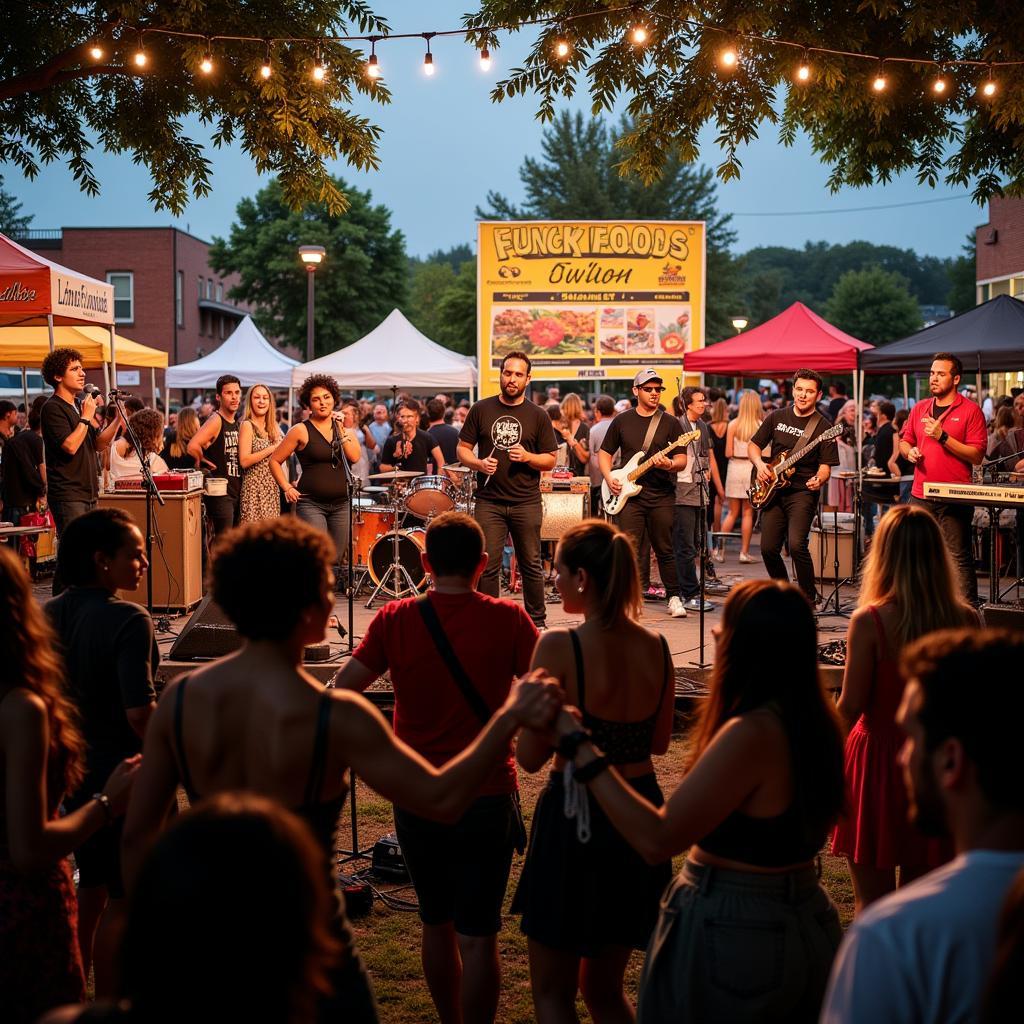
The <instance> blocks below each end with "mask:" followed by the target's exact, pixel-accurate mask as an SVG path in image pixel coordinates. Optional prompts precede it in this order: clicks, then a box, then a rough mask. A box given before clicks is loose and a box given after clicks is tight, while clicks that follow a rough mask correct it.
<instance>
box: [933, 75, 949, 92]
mask: <svg viewBox="0 0 1024 1024" xmlns="http://www.w3.org/2000/svg"><path fill="white" fill-rule="evenodd" d="M946 88H947V85H946V80H945V79H944V78H936V79H935V81H934V82H932V92H934V93H935V94H936V95H937V96H941V95H942V94H943V93H944V92H945V91H946Z"/></svg>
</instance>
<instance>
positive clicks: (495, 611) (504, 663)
mask: <svg viewBox="0 0 1024 1024" xmlns="http://www.w3.org/2000/svg"><path fill="white" fill-rule="evenodd" d="M423 566H424V568H425V570H426V571H427V572H428V573H430V574H431V575H432V577H433V580H434V589H433V590H431V591H430V592H429V594H428V595H427V597H426V598H408V599H406V600H404V601H392V602H391V603H390V604H387V605H385V606H384V607H383V608H381V610H380V611H379V612H378V613H377V615H376V616H375V617H374V619H373V621H372V622H371V623H370V627H369V629H368V630H367V632H366V636H365V637H364V639H363V642H362V643H361V644H360V645H359V647H358V648H356V651H355V653H354V655H353V656H352V657H351V658H350V659H349V661H348V663H347V664H346V665H345V666H344V667H343V668H342V669H341V670H340V671H339V672H338V675H337V676H336V678H335V685H336V686H339V687H344V688H345V689H349V690H358V691H362V690H365V689H366V687H367V686H369V684H370V683H372V682H373V681H374V680H375V679H376V678H377V677H378V676H380V675H383V673H384V672H388V671H389V672H390V673H391V685H392V687H393V688H394V691H395V715H394V729H395V734H396V735H397V736H398V737H399V738H400V739H402V740H404V741H405V742H406V743H408V744H409V746H411V747H412V748H413V749H414V750H416V751H417V752H418V753H420V754H422V755H423V757H425V758H426V759H427V760H428V761H429V762H430V763H431V764H432V765H435V766H439V765H442V764H444V763H445V762H446V761H449V760H450V759H451V758H453V757H455V756H456V755H457V754H459V753H460V752H461V751H463V750H464V749H465V748H466V747H467V746H469V744H470V743H471V742H472V741H473V739H474V738H475V737H476V735H477V733H478V732H479V731H480V729H481V728H482V726H483V723H482V721H481V719H480V718H479V717H478V716H477V714H476V713H475V712H474V710H473V708H472V707H471V706H470V704H469V702H468V700H467V698H466V697H465V696H464V695H463V691H462V690H461V689H460V688H459V686H458V684H457V683H456V682H455V680H454V679H453V678H452V674H451V672H450V671H449V669H448V666H447V664H446V663H445V660H444V659H443V658H442V656H441V654H440V652H439V651H438V649H437V645H436V644H435V642H434V639H433V636H432V635H431V633H430V630H429V629H428V627H427V624H426V622H425V620H424V616H423V612H422V611H421V608H420V606H419V602H420V601H421V600H427V601H429V602H430V605H431V607H432V608H433V609H434V611H435V612H436V614H437V619H438V620H439V622H440V625H441V628H442V630H443V632H444V635H445V636H446V637H447V639H448V643H449V645H450V646H451V649H452V651H453V652H454V654H455V657H456V658H457V660H458V661H459V663H460V664H461V665H462V668H463V670H464V672H465V675H466V676H467V677H468V679H469V681H470V682H471V684H472V686H473V688H474V690H476V692H477V694H479V696H480V698H482V699H483V702H484V704H486V705H487V707H488V708H490V709H494V708H497V707H500V706H501V704H502V703H503V701H504V700H505V697H506V696H507V695H508V692H509V690H510V688H511V686H512V680H513V678H514V677H515V676H516V675H521V674H523V673H525V672H526V671H528V669H529V666H530V659H531V657H532V656H533V649H534V647H535V646H536V644H537V636H538V633H537V629H536V627H535V626H534V624H533V622H531V621H530V617H529V616H528V615H527V614H526V612H525V611H524V610H523V608H522V607H521V606H519V605H517V604H513V603H512V602H511V601H503V600H499V599H497V598H493V597H488V596H487V595H485V594H481V593H479V592H477V590H476V585H477V583H478V581H479V579H480V576H481V574H482V573H483V571H484V569H485V567H486V566H487V552H486V551H485V550H484V535H483V531H482V530H481V529H480V527H479V526H478V525H477V523H476V521H475V520H473V519H472V518H471V517H469V516H467V515H464V514H463V513H461V512H448V513H445V514H444V515H441V516H438V517H437V518H436V519H435V520H434V521H433V522H432V523H431V524H430V526H429V527H427V535H426V554H425V555H424V556H423ZM517 797H518V780H517V777H516V769H515V762H514V759H513V752H512V745H511V744H509V749H508V755H507V757H506V758H505V760H504V761H503V762H502V763H501V764H500V765H499V766H498V768H497V769H496V770H495V771H494V772H492V773H491V775H490V776H489V777H487V778H485V779H482V780H481V786H480V791H479V794H478V797H477V799H476V801H475V802H474V803H473V804H472V805H471V806H470V809H469V810H468V811H467V812H466V814H465V815H464V816H463V817H462V818H461V819H460V820H459V821H458V822H456V823H455V824H454V825H441V824H438V823H436V822H432V821H427V820H426V819H424V818H420V817H417V816H416V815H414V814H410V813H409V812H408V811H406V810H404V809H402V808H400V807H396V808H395V828H396V831H397V833H398V841H399V844H400V845H401V848H402V853H403V855H404V857H405V862H406V864H407V865H408V867H409V872H410V874H411V875H412V880H413V885H414V886H415V887H416V895H417V897H418V898H419V910H420V919H421V920H422V922H423V940H422V949H421V953H422V959H423V973H424V975H425V976H426V979H427V986H428V987H429V989H430V994H431V997H432V998H433V1000H434V1005H435V1006H436V1007H437V1012H438V1016H439V1017H440V1019H441V1021H442V1022H443V1024H447V1022H454V1021H463V1020H465V1021H493V1020H494V1017H495V1014H496V1013H497V1009H498V993H499V989H500V981H501V976H500V971H499V966H498V941H497V935H498V931H499V930H500V929H501V904H502V901H503V900H504V898H505V888H506V886H507V884H508V876H509V870H510V869H511V866H512V849H513V846H514V843H515V839H516V832H517V817H516V805H515V803H514V801H515V800H516V799H517Z"/></svg>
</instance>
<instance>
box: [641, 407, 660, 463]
mask: <svg viewBox="0 0 1024 1024" xmlns="http://www.w3.org/2000/svg"><path fill="white" fill-rule="evenodd" d="M664 415H665V410H664V409H663V408H662V407H661V406H660V405H659V406H658V409H657V411H656V412H655V414H654V415H653V416H652V417H651V422H650V423H648V424H647V433H646V434H644V443H643V444H642V445H640V451H642V452H643V453H644V458H648V457H649V456H650V454H651V442H652V441H653V440H654V435H655V434H656V433H657V432H658V424H659V423H660V422H661V417H662V416H664Z"/></svg>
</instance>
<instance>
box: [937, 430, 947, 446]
mask: <svg viewBox="0 0 1024 1024" xmlns="http://www.w3.org/2000/svg"><path fill="white" fill-rule="evenodd" d="M948 440H949V434H947V433H946V432H945V431H943V432H942V433H941V434H939V444H945V443H946V442H947V441H948Z"/></svg>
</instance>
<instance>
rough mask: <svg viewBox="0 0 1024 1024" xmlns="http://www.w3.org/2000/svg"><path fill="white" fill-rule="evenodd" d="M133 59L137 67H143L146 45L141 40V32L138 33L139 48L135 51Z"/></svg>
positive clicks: (145, 58) (144, 64)
mask: <svg viewBox="0 0 1024 1024" xmlns="http://www.w3.org/2000/svg"><path fill="white" fill-rule="evenodd" d="M133 59H134V61H135V66H136V67H137V68H144V67H145V66H146V61H147V59H148V58H147V57H146V47H145V44H144V42H143V34H142V33H141V32H140V33H139V48H138V50H136V51H135V57H134V58H133Z"/></svg>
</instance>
